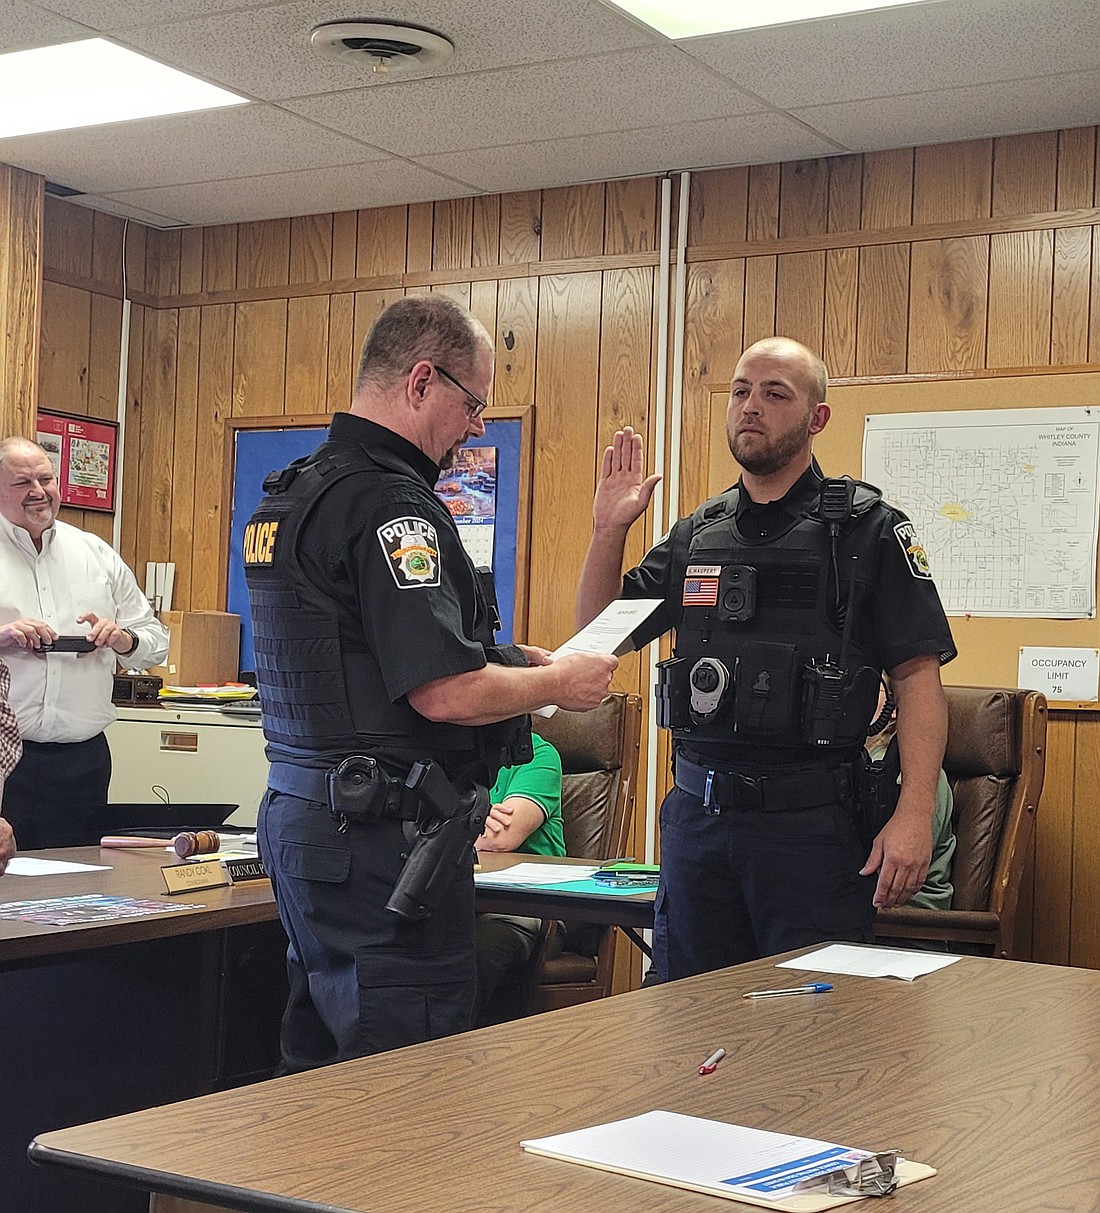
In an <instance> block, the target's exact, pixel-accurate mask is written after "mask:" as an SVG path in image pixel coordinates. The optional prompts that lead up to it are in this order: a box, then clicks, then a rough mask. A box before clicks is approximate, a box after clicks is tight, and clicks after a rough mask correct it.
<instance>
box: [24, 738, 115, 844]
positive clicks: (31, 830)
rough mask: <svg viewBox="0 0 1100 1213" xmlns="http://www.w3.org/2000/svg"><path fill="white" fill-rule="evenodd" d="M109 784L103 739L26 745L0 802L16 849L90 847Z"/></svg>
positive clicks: (99, 830) (100, 823) (95, 838)
mask: <svg viewBox="0 0 1100 1213" xmlns="http://www.w3.org/2000/svg"><path fill="white" fill-rule="evenodd" d="M110 783H111V751H110V748H109V747H108V745H107V738H106V736H105V735H104V734H103V733H97V734H96V735H95V736H94V737H89V738H88V740H87V741H24V742H23V757H22V758H21V759H20V760H19V763H18V765H17V766H16V768H15V770H14V771H12V773H11V774H10V775H9V776H8V779H7V782H6V783H5V784H4V801H3V814H4V816H5V817H6V818H7V819H8V821H9V823H10V824H11V828H12V829H13V830H14V831H15V841H16V844H17V845H18V847H19V849H20V850H21V851H39V850H43V849H45V848H47V847H87V846H94V845H95V844H96V843H97V842H99V839H100V835H102V833H103V822H104V812H105V810H106V806H107V789H108V787H109V786H110Z"/></svg>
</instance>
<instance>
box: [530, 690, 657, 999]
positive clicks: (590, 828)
mask: <svg viewBox="0 0 1100 1213" xmlns="http://www.w3.org/2000/svg"><path fill="white" fill-rule="evenodd" d="M532 721H533V727H534V729H535V731H536V732H537V733H539V734H540V735H541V736H543V737H545V738H546V740H547V741H549V742H551V743H552V744H553V745H554V746H555V747H556V749H557V750H558V753H559V754H560V755H561V765H562V797H561V808H562V820H563V825H564V831H565V850H566V854H567V855H570V856H573V857H574V858H578V859H598V860H606V859H616V858H618V857H619V856H621V855H626V854H627V853H628V850H629V836H630V825H631V821H632V820H633V817H634V799H635V796H636V792H637V775H638V754H639V748H640V745H641V724H642V701H641V698H640V697H639V696H637V695H624V694H622V693H621V692H613V693H612V694H610V695H608V696H607V698H606V699H605V700H604V701H603V703H602V704H601V705H600V706H599V707H598V708H596V709H595V710H594V711H592V712H566V711H564V710H559V711H557V712H556V713H555V714H554V715H553V716H551V717H549V718H546V719H544V718H542V717H539V716H535V717H533V718H532ZM560 930H561V928H560V925H558V924H556V923H554V922H551V921H544V922H543V924H542V931H541V933H540V935H539V940H538V944H537V945H536V948H535V954H534V956H533V957H532V961H531V965H530V967H529V969H528V975H527V979H526V982H525V990H524V994H523V998H522V1004H523V1013H524V1014H528V1015H530V1014H534V1013H536V1012H539V1011H551V1010H555V1009H556V1008H558V1007H568V1006H573V1005H574V1004H576V1003H581V1002H589V1001H591V1000H592V999H596V998H604V997H605V996H606V995H608V994H610V993H611V980H612V977H613V975H614V969H615V928H614V927H605V926H595V925H591V924H578V925H574V926H570V927H569V928H567V929H566V931H565V937H564V941H561V940H560V934H559V932H560ZM559 942H561V949H560V951H558V943H559Z"/></svg>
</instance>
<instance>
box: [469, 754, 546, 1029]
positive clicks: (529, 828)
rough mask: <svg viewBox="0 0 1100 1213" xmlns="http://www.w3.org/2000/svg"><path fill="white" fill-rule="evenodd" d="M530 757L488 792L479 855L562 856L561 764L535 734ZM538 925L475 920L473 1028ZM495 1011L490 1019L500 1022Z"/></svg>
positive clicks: (525, 955) (522, 958) (525, 954)
mask: <svg viewBox="0 0 1100 1213" xmlns="http://www.w3.org/2000/svg"><path fill="white" fill-rule="evenodd" d="M531 742H532V745H533V747H534V756H533V757H532V759H531V761H530V762H528V763H524V765H523V766H518V767H502V768H501V772H500V775H499V776H498V777H497V781H496V783H495V784H493V786H492V789H491V790H490V792H489V801H490V804H491V805H492V807H491V809H490V810H489V816H488V818H487V820H486V822H485V830H484V832H483V833H482V835H481V837H480V838H479V839H478V840H477V842H476V844H475V845H476V847H477V849H478V850H479V851H522V852H524V853H525V854H528V855H564V854H565V833H564V831H563V828H562V816H561V758H560V756H559V755H558V752H557V750H555V749H554V747H553V746H552V745H551V744H550V742H548V741H546V740H544V739H543V738H542V737H540V736H539V735H538V734H537V733H533V734H532V735H531ZM541 927H542V921H541V920H540V919H538V918H520V917H516V916H514V915H510V914H479V915H478V916H477V925H476V945H477V996H476V1003H475V1007H474V1023H475V1024H477V1025H478V1026H480V1025H481V1024H482V1023H483V1022H486V1019H487V1016H490V1004H491V1003H492V1002H493V995H494V994H495V993H496V992H497V991H498V989H499V988H500V986H501V984H502V983H503V982H504V980H505V978H506V977H507V976H508V974H509V972H511V971H515V970H518V969H521V968H522V967H523V966H524V965H526V964H527V962H528V961H529V960H530V959H531V956H532V954H533V952H534V950H535V944H536V943H537V941H538V937H539V930H540V928H541ZM498 1010H499V1009H498V1008H495V1007H494V1008H493V1009H492V1016H491V1017H493V1018H497V1017H500V1016H499V1015H498Z"/></svg>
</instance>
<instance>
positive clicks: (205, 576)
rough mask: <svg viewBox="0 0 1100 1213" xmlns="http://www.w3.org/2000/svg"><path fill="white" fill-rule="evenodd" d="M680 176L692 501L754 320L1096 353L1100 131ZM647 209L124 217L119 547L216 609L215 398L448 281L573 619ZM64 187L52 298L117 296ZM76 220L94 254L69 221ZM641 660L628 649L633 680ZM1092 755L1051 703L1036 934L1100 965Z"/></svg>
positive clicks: (538, 553) (331, 353)
mask: <svg viewBox="0 0 1100 1213" xmlns="http://www.w3.org/2000/svg"><path fill="white" fill-rule="evenodd" d="M691 186H692V188H691V203H690V216H689V248H688V253H687V260H688V299H687V315H686V334H685V360H684V385H683V386H684V411H683V428H682V440H681V447H680V452H679V454H680V459H681V469H682V471H681V494H682V506H683V509H685V510H686V509H688V508H690V507H691V506H692V505H694V504H695V503H696V502H698V501H699V500H701V499H702V498H703V497H705V496H706V495H707V493H708V492H710V491H712V490H713V489H714V488H716V487H719V486H720V485H721V484H723V483H724V482H725V480H727V479H728V478H729V477H728V473H729V469H728V467H714V468H712V467H711V466H710V458H709V454H708V444H707V442H706V441H705V435H706V434H707V433H708V432H709V428H710V418H709V417H708V415H707V410H708V408H709V396H710V390H711V389H712V388H713V386H714V385H715V384H716V383H720V382H722V381H723V380H728V378H729V377H730V375H731V373H732V370H733V366H734V363H735V362H736V359H737V355H738V353H739V351H740V349H741V348H742V346H743V345H744V344H747V343H749V342H751V341H754V340H756V339H757V338H759V337H763V336H767V335H770V334H773V333H777V332H782V333H786V334H788V335H790V336H794V337H797V338H799V339H800V340H802V341H805V342H806V343H807V344H809V345H811V346H814V347H816V348H819V349H821V350H822V351H823V354H824V356H825V358H826V361H827V362H828V363H829V366H830V370H831V371H832V373H833V374H834V375H837V376H848V375H890V374H897V373H904V372H918V371H919V372H935V371H943V370H954V369H970V368H973V369H981V368H985V367H1015V366H1022V365H1028V366H1059V365H1068V364H1080V363H1085V362H1090V361H1091V362H1100V197H1098V195H1097V137H1096V130H1095V129H1094V128H1085V129H1081V130H1072V131H1061V132H1049V133H1044V134H1038V135H1027V136H1020V137H1015V138H1005V139H996V140H979V141H976V142H972V143H964V144H954V145H947V146H942V147H929V148H919V149H916V150H914V149H903V150H900V151H889V152H876V153H868V154H866V155H862V156H843V157H835V158H832V159H828V160H814V161H802V162H798V163H791V164H782V165H779V164H774V165H762V166H754V167H752V168H744V169H726V170H714V171H710V172H704V173H696V174H693V176H692V182H691ZM657 206H658V182H657V180H656V179H654V178H646V179H641V180H635V181H625V182H609V183H607V184H596V185H588V186H577V187H573V188H569V189H555V190H544V191H541V192H540V191H532V192H527V193H519V194H507V195H502V196H496V197H482V198H474V199H457V200H453V201H446V202H438V203H435V204H428V203H423V204H415V205H411V206H407V207H390V208H385V209H382V210H372V211H359V212H342V213H339V214H326V215H315V216H308V217H305V218H301V219H289V220H273V221H270V222H265V223H247V224H239V225H235V226H227V227H215V228H206V229H188V230H185V231H177V232H157V231H151V230H150V231H148V232H144V231H142V230H141V229H137V228H136V225H133V224H131V225H130V232H129V236H128V239H127V249H128V254H129V257H128V260H129V262H130V263H131V265H132V273H131V275H130V279H129V287H130V297H131V298H132V299H133V300H134V304H135V306H134V308H133V320H132V330H131V341H130V363H129V393H128V398H127V432H126V475H125V481H124V493H125V506H124V516H123V544H122V547H123V555H124V556H125V557H126V559H127V560H128V561H129V562H130V563H132V564H133V565H135V566H137V567H144V562H145V561H146V560H151V559H158V560H164V559H171V560H174V561H175V562H176V565H177V570H178V571H177V582H176V584H177V593H178V595H179V598H178V605H180V606H183V607H192V608H218V607H222V606H224V589H225V552H224V550H223V547H222V545H223V542H224V540H223V534H224V521H225V519H224V511H225V509H226V508H227V502H226V500H225V493H224V485H223V467H224V446H225V441H226V420H227V419H228V418H230V417H237V416H271V415H280V414H282V415H295V416H302V415H306V416H313V415H322V414H327V413H329V412H331V411H332V410H333V409H338V408H342V407H343V406H344V405H345V404H346V403H347V401H348V399H349V397H350V393H351V382H352V374H353V368H354V362H355V358H356V354H357V351H358V346H359V345H360V343H361V340H362V337H363V335H364V334H365V332H366V330H367V328H368V326H369V324H370V322H371V320H372V319H373V318H374V317H375V316H376V315H377V314H378V312H379V310H380V309H381V308H382V307H384V306H385V304H386V303H387V302H388V301H389V300H391V299H393V298H395V297H396V296H397V295H399V294H401V293H402V292H404V291H411V290H425V289H429V290H445V291H448V292H450V293H453V294H454V295H455V296H456V297H457V298H459V299H461V300H463V301H464V302H467V303H468V304H469V306H470V307H471V308H472V310H473V311H474V312H475V313H476V314H477V315H478V316H479V317H480V318H481V319H482V320H483V322H484V323H485V324H486V326H487V328H488V329H489V331H490V332H491V333H493V334H494V336H495V339H496V344H497V379H496V385H495V388H494V393H495V395H494V399H495V401H496V402H497V403H499V404H502V405H505V404H506V405H514V404H521V403H522V404H525V403H528V402H534V404H535V445H536V456H535V474H534V484H533V492H532V501H531V536H532V544H531V567H530V583H531V592H530V603H531V609H530V619H529V629H528V634H529V637H530V639H532V640H533V641H537V642H539V643H544V644H549V645H553V644H556V643H558V642H559V641H561V640H562V639H564V638H565V636H566V635H567V634H568V632H569V630H570V625H571V618H572V595H573V587H574V585H575V582H576V577H577V573H578V571H579V568H580V563H581V559H582V556H583V551H584V548H585V546H586V543H587V536H588V526H589V523H588V519H589V500H590V496H591V491H592V487H593V484H594V479H595V469H596V466H597V461H598V457H599V451H600V450H601V449H602V446H603V445H604V443H605V442H606V441H607V439H608V438H609V436H610V434H611V433H612V431H613V430H614V429H615V428H616V427H617V426H620V425H622V424H624V423H629V424H631V425H633V426H634V427H635V428H637V429H641V430H642V431H644V432H649V433H652V431H653V428H654V422H655V416H654V402H655V400H656V399H657V393H656V390H655V369H654V368H655V355H654V350H655V339H656V329H657V308H658V300H657V298H656V264H657V256H656V253H655V251H654V250H655V247H656V232H657V226H658V214H657ZM63 209H64V210H65V211H70V210H73V209H74V208H71V207H65V208H63ZM57 211H58V208H53V207H51V208H50V210H49V211H48V212H47V239H46V246H47V259H46V264H47V270H46V277H47V279H48V280H49V282H48V285H49V286H50V289H49V291H48V292H47V294H46V296H45V298H44V301H43V302H44V309H45V311H46V312H47V313H50V312H52V311H54V310H55V309H57V308H61V307H65V306H69V307H71V308H72V309H73V311H74V313H75V312H76V311H77V309H76V306H75V303H74V301H73V300H72V299H69V298H68V296H66V295H64V294H59V293H58V291H57V288H59V287H67V288H68V289H69V290H76V291H80V290H83V291H84V292H85V293H87V294H90V295H93V296H94V295H105V296H107V297H108V298H109V299H117V298H118V293H119V292H118V291H117V289H116V288H117V286H118V280H117V277H116V278H109V277H102V275H105V274H106V270H105V269H104V266H103V264H102V262H103V258H102V257H101V258H100V261H99V262H98V263H97V262H96V258H95V249H96V243H97V239H101V240H102V241H103V242H107V241H108V240H109V236H108V234H107V233H108V231H109V230H110V222H111V221H109V220H106V219H104V217H98V216H97V217H96V218H95V219H94V220H91V221H84V220H82V221H81V222H82V223H85V228H84V229H83V230H82V231H81V232H77V231H75V230H74V228H73V225H72V224H71V223H68V222H67V221H63V220H62V219H61V217H60V215H59V214H58V213H57ZM101 219H103V223H102V224H101V223H100V220H101ZM88 222H90V223H91V227H90V228H88V227H87V223H88ZM97 225H99V227H101V228H102V233H101V234H100V233H98V232H97ZM674 230H675V229H674ZM67 241H75V242H76V243H77V244H79V245H80V247H81V249H82V250H83V251H81V252H80V254H79V256H80V258H81V261H80V265H79V266H77V265H76V264H75V263H74V262H72V261H68V260H66V258H67V257H69V256H74V257H75V256H76V255H77V254H76V253H75V252H74V253H71V254H70V253H63V252H61V251H58V250H56V249H55V248H54V245H55V244H57V243H59V242H61V243H64V242H67ZM89 242H90V244H89ZM103 248H104V249H105V248H106V243H104V244H103ZM104 256H105V254H104ZM88 257H91V259H92V260H91V262H89V261H88ZM63 261H64V262H65V268H64V270H61V269H59V268H58V267H59V266H60V265H61V263H62V262H63ZM114 264H115V265H116V267H117V266H118V265H120V264H121V253H120V251H119V252H118V253H117V254H116V255H115V258H114ZM116 273H117V270H116ZM85 275H87V276H88V277H87V278H85ZM89 307H90V305H89ZM100 307H101V308H102V309H103V310H105V311H108V310H109V309H108V307H107V304H106V303H103V304H101V305H100ZM80 315H81V317H82V316H83V311H80ZM92 324H93V321H92V319H91V313H90V312H89V320H88V324H87V326H83V324H82V325H81V327H79V329H78V332H77V340H76V345H77V346H78V347H79V348H80V349H86V350H88V358H89V360H90V359H91V357H92V355H91V346H92V343H93V341H95V340H97V339H96V338H93V337H92V328H91V325H92ZM51 325H52V329H51ZM70 327H71V326H69V325H64V326H62V325H59V324H57V323H55V322H54V321H53V320H51V319H50V317H49V315H47V316H46V318H45V320H44V325H43V330H44V339H43V345H44V359H45V344H46V333H47V332H50V331H52V332H54V333H56V334H57V348H56V350H54V352H53V353H52V354H51V357H53V358H54V359H56V360H57V363H56V364H57V366H59V367H60V366H69V367H75V366H76V365H77V364H78V363H79V362H80V355H79V354H75V353H74V352H73V351H68V352H65V351H63V350H62V348H61V346H62V345H65V344H67V343H66V342H65V341H64V338H63V336H62V332H61V330H62V328H64V329H65V330H66V331H68V329H69V328H70ZM85 336H86V337H87V341H86V342H85ZM105 340H106V339H105ZM115 357H116V358H117V353H116V355H115ZM67 359H72V361H66V360H67ZM115 365H116V369H117V361H116V364H115ZM71 380H72V372H71V370H70V371H69V372H68V373H67V375H66V381H67V382H69V385H70V390H72V383H71ZM43 382H44V383H45V375H44V379H43ZM87 407H88V408H89V409H90V408H91V402H90V401H89V403H88V406H87ZM832 470H837V471H840V470H846V471H858V469H854V468H853V469H832ZM636 532H637V533H636V534H635V535H634V536H633V537H632V549H631V552H630V556H631V558H636V557H637V556H639V555H640V553H641V549H642V544H643V536H642V534H641V528H636ZM642 678H643V673H642V670H641V668H640V664H639V661H638V659H637V658H631V659H629V660H627V661H625V662H624V664H623V668H622V671H621V675H620V678H619V681H618V683H617V685H620V686H621V687H622V688H623V689H629V690H635V689H643V688H642V687H641V682H642ZM1094 732H1095V733H1096V736H1095V737H1094V736H1093V733H1094ZM1097 782H1100V716H1094V715H1092V714H1087V713H1085V714H1080V715H1074V714H1066V715H1058V716H1056V717H1055V719H1054V720H1053V722H1052V727H1051V748H1050V762H1049V764H1048V790H1047V793H1046V794H1045V795H1044V798H1043V808H1042V812H1041V813H1040V815H1039V831H1038V832H1039V837H1038V842H1037V847H1036V857H1037V858H1036V863H1035V880H1034V893H1033V894H1031V891H1030V889H1029V897H1031V898H1032V900H1031V902H1030V903H1029V904H1031V905H1033V912H1032V913H1031V915H1030V916H1028V915H1025V917H1027V918H1028V921H1027V926H1026V932H1025V934H1026V939H1025V940H1024V946H1025V948H1026V949H1028V950H1029V952H1030V954H1032V955H1033V956H1034V957H1035V958H1036V959H1039V960H1047V961H1054V962H1058V963H1067V962H1068V963H1073V964H1083V965H1091V966H1094V967H1100V879H1098V876H1100V871H1098V869H1100V824H1098V822H1097V816H1096V814H1095V812H1094V811H1093V808H1092V805H1091V802H1090V799H1089V796H1088V792H1087V790H1088V789H1089V788H1090V787H1094V786H1096V784H1097ZM637 837H638V840H639V845H640V840H641V837H642V831H641V827H640V825H639V831H638V836H637Z"/></svg>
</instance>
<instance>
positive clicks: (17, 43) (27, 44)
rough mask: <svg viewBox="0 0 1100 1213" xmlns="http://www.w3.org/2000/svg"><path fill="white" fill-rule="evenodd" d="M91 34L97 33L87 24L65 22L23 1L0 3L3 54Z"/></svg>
mask: <svg viewBox="0 0 1100 1213" xmlns="http://www.w3.org/2000/svg"><path fill="white" fill-rule="evenodd" d="M91 37H94V33H93V32H90V31H89V30H88V28H87V27H86V26H84V25H77V24H75V23H73V22H72V21H65V20H64V19H63V18H61V17H56V16H54V14H53V13H47V12H44V11H43V10H42V9H40V8H36V7H35V6H34V5H31V4H24V3H22V0H4V3H3V4H0V55H6V54H7V53H8V51H26V50H30V49H31V47H35V46H51V45H53V44H54V43H56V42H72V41H74V40H75V39H77V38H91Z"/></svg>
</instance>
